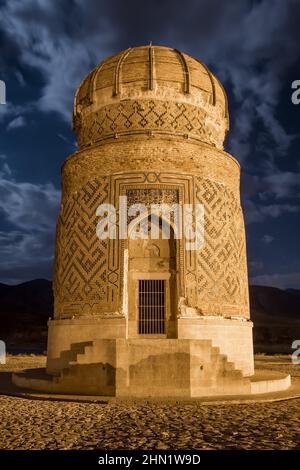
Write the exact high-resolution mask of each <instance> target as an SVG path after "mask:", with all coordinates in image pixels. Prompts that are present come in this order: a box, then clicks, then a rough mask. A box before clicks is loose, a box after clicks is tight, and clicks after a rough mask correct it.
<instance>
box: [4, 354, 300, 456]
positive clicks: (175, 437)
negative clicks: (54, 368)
mask: <svg viewBox="0 0 300 470" xmlns="http://www.w3.org/2000/svg"><path fill="white" fill-rule="evenodd" d="M43 363H44V358H37V357H19V358H9V361H8V364H7V366H1V370H0V372H1V371H2V372H4V371H5V370H6V371H11V370H20V369H22V368H24V367H31V366H39V367H41V366H42V365H43ZM266 365H267V367H269V368H270V369H273V370H280V371H283V372H288V373H292V374H293V375H297V376H300V365H298V366H292V365H291V363H290V360H289V359H287V358H284V357H279V356H277V357H275V358H274V357H273V358H272V359H271V360H269V359H268V358H267V357H266V358H264V357H259V358H258V361H257V366H258V367H266ZM0 380H1V373H0ZM0 417H1V420H0V449H95V448H101V449H300V399H295V400H289V401H282V402H275V403H256V404H239V405H229V404H225V405H220V404H218V405H204V404H200V403H198V402H147V401H143V402H141V401H139V402H137V401H136V402H135V401H132V402H115V401H113V402H110V403H108V404H103V405H101V404H91V403H86V404H84V403H67V402H55V401H46V400H28V399H23V398H14V397H7V396H0Z"/></svg>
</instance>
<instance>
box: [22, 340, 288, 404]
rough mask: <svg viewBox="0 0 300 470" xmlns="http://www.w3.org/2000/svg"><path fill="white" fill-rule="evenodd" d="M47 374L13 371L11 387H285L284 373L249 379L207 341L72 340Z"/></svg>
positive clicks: (240, 390) (114, 392)
mask: <svg viewBox="0 0 300 470" xmlns="http://www.w3.org/2000/svg"><path fill="white" fill-rule="evenodd" d="M61 356H62V357H59V358H58V362H57V366H60V367H61V364H64V366H63V368H61V369H60V370H58V368H57V371H56V372H55V373H54V372H53V373H52V375H50V374H46V372H45V370H35V371H34V372H33V373H22V374H13V382H14V384H15V385H17V386H19V387H22V388H26V389H31V390H37V391H43V392H48V393H54V394H55V393H57V394H73V395H74V394H75V395H76V394H78V395H96V396H110V397H145V398H146V397H156V398H157V397H178V398H196V397H202V396H228V395H245V394H251V393H255V394H258V393H267V392H271V391H273V392H274V391H278V390H286V389H287V388H288V387H289V386H290V383H291V382H290V376H287V375H280V374H279V375H280V377H278V376H276V377H275V376H273V377H272V378H271V379H270V378H264V379H262V380H255V378H254V379H253V378H252V380H251V378H250V377H245V376H244V375H243V373H242V371H241V370H239V369H237V368H236V367H235V364H234V363H233V362H230V361H229V360H228V358H227V356H226V355H224V354H221V353H220V350H219V348H217V347H213V346H212V343H211V341H210V340H190V339H165V338H164V339H148V338H147V339H139V338H137V339H127V340H126V339H110V340H109V339H102V340H94V341H91V342H85V343H74V344H72V345H71V348H70V349H69V350H67V351H63V352H62V353H61Z"/></svg>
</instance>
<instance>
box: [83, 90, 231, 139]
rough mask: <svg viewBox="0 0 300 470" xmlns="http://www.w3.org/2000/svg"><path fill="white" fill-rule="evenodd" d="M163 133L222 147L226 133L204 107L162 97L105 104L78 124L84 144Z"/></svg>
mask: <svg viewBox="0 0 300 470" xmlns="http://www.w3.org/2000/svg"><path fill="white" fill-rule="evenodd" d="M151 131H153V132H162V133H171V134H178V135H186V136H189V138H191V137H193V138H196V139H199V140H202V141H204V142H207V143H210V144H213V145H216V146H217V147H221V146H222V142H223V139H224V135H223V134H222V133H219V132H218V131H216V128H215V127H214V125H213V124H212V123H210V120H209V119H208V118H207V113H206V112H205V110H204V108H202V107H199V106H194V105H190V104H187V103H175V102H174V101H163V100H159V101H158V100H149V99H143V100H132V101H126V102H124V103H122V102H121V103H118V104H115V105H112V104H111V105H109V106H104V107H102V108H100V109H99V110H98V111H96V112H94V113H93V114H92V115H91V116H89V117H88V118H85V119H84V120H83V122H81V123H80V126H78V131H77V136H78V143H79V145H80V146H81V147H84V146H86V145H90V144H91V143H96V142H97V141H100V140H102V139H104V138H108V137H114V136H115V135H119V136H121V135H122V134H125V135H126V134H128V133H138V132H141V133H145V132H151Z"/></svg>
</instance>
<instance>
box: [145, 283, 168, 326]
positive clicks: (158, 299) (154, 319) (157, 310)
mask: <svg viewBox="0 0 300 470" xmlns="http://www.w3.org/2000/svg"><path fill="white" fill-rule="evenodd" d="M165 317H166V281H164V280H160V279H140V280H139V334H140V335H145V334H146V335H147V334H151V335H153V334H165V329H166V328H165Z"/></svg>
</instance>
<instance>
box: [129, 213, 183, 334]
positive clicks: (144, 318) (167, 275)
mask: <svg viewBox="0 0 300 470" xmlns="http://www.w3.org/2000/svg"><path fill="white" fill-rule="evenodd" d="M145 219H147V220H145ZM145 219H144V223H145V222H146V227H147V238H136V239H133V238H132V237H131V234H130V232H129V234H128V243H127V246H128V251H127V258H128V259H127V283H126V284H127V286H126V287H127V313H128V337H136V336H143V337H151V338H153V337H155V336H157V337H169V338H170V337H171V338H172V337H175V336H176V322H175V321H176V309H177V271H176V240H175V239H174V231H173V228H172V226H171V225H170V224H169V223H168V222H166V221H165V220H164V221H163V220H162V218H160V217H157V218H153V217H152V219H151V223H152V224H156V236H157V238H155V239H153V238H151V233H152V232H151V223H150V217H146V218H145ZM140 223H141V221H140ZM144 227H145V225H144ZM152 227H153V225H152Z"/></svg>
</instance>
